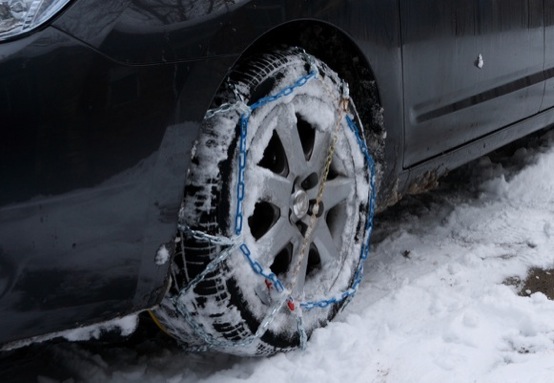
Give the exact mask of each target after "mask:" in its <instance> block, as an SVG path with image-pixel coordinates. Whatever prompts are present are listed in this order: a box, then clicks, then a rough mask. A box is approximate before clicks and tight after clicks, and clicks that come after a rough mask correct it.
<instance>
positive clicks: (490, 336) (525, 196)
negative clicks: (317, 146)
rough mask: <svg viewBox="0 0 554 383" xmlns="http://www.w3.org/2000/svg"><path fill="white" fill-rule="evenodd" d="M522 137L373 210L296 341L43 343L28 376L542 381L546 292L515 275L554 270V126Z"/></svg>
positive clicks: (547, 346)
mask: <svg viewBox="0 0 554 383" xmlns="http://www.w3.org/2000/svg"><path fill="white" fill-rule="evenodd" d="M521 145H523V147H521V148H519V149H517V150H515V151H503V152H497V153H495V154H494V155H492V156H489V157H484V158H481V159H479V160H478V161H475V162H473V163H472V164H470V165H469V166H466V167H464V168H462V169H460V170H457V171H455V172H453V173H452V174H451V175H449V176H448V177H446V178H445V179H444V180H443V181H442V182H441V186H440V187H439V189H438V190H435V191H433V192H430V193H426V194H423V195H419V196H413V197H408V198H406V199H404V200H403V201H402V202H400V204H398V205H397V206H395V207H393V208H392V209H389V210H388V211H386V212H385V213H384V214H383V215H382V216H380V217H379V219H378V220H377V221H376V227H377V229H376V230H377V231H376V232H375V233H374V234H375V235H374V238H373V242H374V245H373V248H372V254H371V256H370V259H369V260H368V262H367V264H366V278H365V280H364V282H363V283H362V285H361V288H360V291H359V292H358V294H357V296H356V298H355V299H354V300H353V301H352V303H351V304H350V305H349V306H348V307H347V308H346V309H345V310H344V311H343V312H342V313H341V314H339V315H338V317H337V319H336V320H335V321H334V322H332V323H330V324H329V325H328V326H327V327H326V328H323V329H319V330H316V331H315V332H314V334H313V336H312V337H311V339H310V340H309V342H308V347H307V349H306V350H305V351H295V352H290V353H287V354H279V355H276V356H273V357H269V358H261V359H256V358H239V357H231V356H225V355H220V354H190V353H185V352H180V351H179V349H178V348H177V346H175V345H174V344H173V343H172V341H170V340H168V339H167V340H164V341H160V338H157V337H156V338H148V337H145V338H144V339H141V340H140V341H139V342H138V343H137V342H136V341H134V342H132V343H130V342H127V343H125V342H124V343H117V344H111V345H101V346H98V345H94V346H91V345H90V344H87V343H65V342H62V343H53V344H43V345H38V346H36V347H40V349H39V350H40V351H38V353H40V354H41V358H42V360H44V358H46V359H47V360H50V361H52V362H51V363H49V364H48V365H47V366H43V365H41V364H38V366H39V367H37V368H36V370H35V371H33V374H34V375H33V376H34V377H35V378H36V379H35V380H34V381H38V382H49V383H50V382H65V383H70V382H156V383H157V382H167V383H185V382H211V383H218V382H225V383H230V382H264V383H270V382H303V383H304V382H318V383H319V382H338V381H342V382H364V383H365V382H388V383H400V382H406V383H413V382H425V383H432V382H437V383H444V382H463V383H473V382H478V383H479V382H493V383H494V382H499V383H500V382H502V383H507V382H518V383H521V382H537V383H539V382H552V381H553V380H554V301H551V300H549V299H548V298H547V296H546V295H545V294H544V293H542V292H534V291H532V290H530V289H526V290H530V291H524V292H523V293H522V294H519V290H520V289H521V288H522V287H521V283H519V282H518V281H522V280H524V279H525V278H526V276H527V273H528V271H529V270H530V269H531V268H534V267H537V268H541V269H546V270H548V269H550V268H553V267H554V240H553V239H554V177H553V176H552V171H554V134H553V132H552V131H551V132H549V133H545V134H543V135H542V136H541V137H540V138H538V139H534V140H530V141H529V140H528V141H526V142H524V143H522V144H521ZM545 275H548V274H545ZM541 277H543V278H544V276H538V275H537V276H536V277H535V278H541ZM138 331H140V326H139V330H138ZM164 339H165V338H164ZM35 352H37V351H35ZM20 353H24V351H20ZM10 360H11V362H12V363H19V362H17V361H16V362H13V358H12V359H10ZM0 362H1V360H0ZM53 365H55V366H56V369H55V370H53V367H52V366H53ZM4 366H5V362H4V365H2V364H0V367H1V368H0V371H1V370H2V369H3V368H4ZM60 369H63V371H64V372H63V373H60V372H59V370H60ZM0 376H1V373H0ZM0 380H1V379H0Z"/></svg>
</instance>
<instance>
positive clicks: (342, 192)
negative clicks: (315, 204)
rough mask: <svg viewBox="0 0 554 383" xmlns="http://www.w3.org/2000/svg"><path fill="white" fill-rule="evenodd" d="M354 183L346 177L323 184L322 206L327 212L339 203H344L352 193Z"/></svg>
mask: <svg viewBox="0 0 554 383" xmlns="http://www.w3.org/2000/svg"><path fill="white" fill-rule="evenodd" d="M353 184H354V181H353V180H352V179H350V178H346V177H338V178H335V179H332V180H329V181H327V182H326V183H325V192H324V193H323V206H325V210H326V211H329V210H330V209H332V208H333V207H335V206H336V205H338V204H339V203H341V202H343V201H346V200H347V199H348V197H349V195H350V193H351V192H352V188H353V186H354V185H353Z"/></svg>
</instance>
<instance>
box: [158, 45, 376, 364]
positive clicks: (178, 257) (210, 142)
mask: <svg viewBox="0 0 554 383" xmlns="http://www.w3.org/2000/svg"><path fill="white" fill-rule="evenodd" d="M314 68H317V72H318V74H317V76H315V77H314V78H312V79H310V80H308V81H307V82H306V83H305V84H303V85H302V86H299V87H295V89H294V90H293V92H292V93H290V94H288V95H286V96H283V97H280V98H279V99H277V100H274V101H271V102H268V103H267V104H264V105H263V106H260V107H259V108H256V109H255V110H254V111H253V112H252V114H251V116H250V118H249V120H248V134H247V136H246V141H245V143H246V148H247V151H246V152H245V154H246V167H245V170H244V184H245V188H244V200H243V201H240V200H241V198H239V196H238V195H237V193H241V192H240V191H239V188H237V182H238V179H239V177H240V171H239V158H240V153H239V152H240V146H241V144H240V132H241V125H240V117H241V115H242V114H243V113H244V110H242V108H226V107H221V108H220V109H219V113H216V114H210V115H207V117H206V118H205V119H204V122H203V126H202V129H201V133H200V136H199V137H198V139H197V142H196V144H195V150H194V152H193V158H192V164H191V167H190V170H189V174H188V177H187V184H186V187H185V197H184V201H183V205H182V209H181V212H180V222H181V224H182V225H184V226H186V227H189V228H190V229H192V230H196V231H198V232H201V233H205V234H208V235H211V236H216V237H218V238H229V239H231V240H233V241H235V242H236V243H239V244H243V245H245V246H246V247H243V249H244V248H247V249H248V250H249V251H250V253H251V260H250V261H252V262H255V263H258V264H260V265H261V266H262V268H263V269H264V270H266V271H267V273H274V274H275V275H276V276H277V277H278V279H279V281H281V282H282V283H283V285H284V286H285V287H286V289H287V291H288V292H289V293H291V294H292V296H293V297H294V299H295V300H296V301H318V300H322V299H326V298H327V297H331V296H336V295H338V294H340V293H342V292H344V291H345V290H347V289H348V288H349V287H350V285H351V284H352V281H353V279H354V274H355V272H356V270H357V267H358V264H359V262H360V251H361V246H362V244H363V241H364V239H365V238H366V233H365V231H366V229H365V228H366V220H367V219H368V214H367V210H368V195H369V188H370V186H369V175H368V171H367V166H366V164H365V163H364V156H363V154H362V151H361V150H360V147H359V144H358V142H357V137H356V135H355V134H354V133H353V132H352V131H351V130H350V129H349V127H348V125H347V123H346V120H345V118H341V117H343V116H341V113H339V111H340V107H341V106H340V101H341V97H342V96H343V82H342V81H341V80H340V79H339V77H338V76H337V74H336V73H334V72H333V71H332V70H331V69H329V67H328V66H327V65H325V64H324V63H323V62H321V61H319V60H317V59H315V58H313V57H311V56H308V55H307V54H305V53H304V52H303V50H301V49H299V48H289V49H287V50H283V51H277V52H273V53H270V54H266V55H262V56H258V57H256V58H252V59H250V60H248V61H247V62H246V63H245V64H242V65H239V66H238V67H237V68H236V69H235V70H234V71H233V72H232V73H231V74H230V75H229V77H228V79H227V81H226V82H225V83H224V85H222V88H221V89H220V91H219V93H218V95H217V96H216V98H215V100H214V108H218V107H220V106H221V105H227V104H232V103H234V102H236V101H239V100H242V101H244V103H246V104H247V105H252V104H254V103H256V102H257V101H259V100H261V99H262V98H264V97H267V96H272V95H275V94H278V93H279V92H280V91H282V90H283V89H285V88H287V87H290V86H291V85H293V84H295V82H297V81H298V80H299V79H301V78H303V77H305V76H307V75H308V74H309V73H310V71H311V70H313V69H314ZM346 113H347V114H348V115H349V116H350V117H351V118H352V119H353V120H354V121H356V122H357V123H358V125H359V124H360V121H359V118H358V116H357V114H356V111H355V108H354V106H353V104H352V101H351V100H350V107H349V109H348V111H347V112H346ZM339 124H340V126H339ZM337 127H338V128H337ZM334 135H337V143H336V150H335V151H334V154H333V156H332V161H331V164H330V170H329V173H328V177H327V180H326V182H325V192H324V194H323V198H322V203H321V204H319V205H318V206H319V208H316V206H315V205H316V203H315V201H316V199H317V194H318V189H319V185H320V183H321V180H322V174H323V171H322V169H323V167H324V164H325V162H326V157H327V156H328V149H329V146H330V145H331V140H332V139H333V136H334ZM239 203H242V206H241V208H239V209H238V210H237V204H239ZM316 210H318V211H317V212H316ZM237 212H239V214H242V217H243V219H242V223H243V224H242V230H241V231H240V233H239V234H238V235H237V227H236V223H237V222H236V221H237V218H236V215H237ZM315 213H317V216H318V219H317V221H316V224H315V225H314V226H313V229H314V230H313V236H312V238H311V241H309V243H308V242H306V243H305V242H304V235H305V233H306V231H307V229H308V227H309V225H310V217H311V215H312V214H315ZM303 245H304V246H305V247H306V250H305V251H304V253H305V256H304V257H301V256H300V254H301V248H302V246H303ZM225 249H226V246H225V244H222V243H217V241H216V242H208V241H206V239H205V238H198V236H193V235H190V233H187V232H184V233H181V234H180V235H179V236H178V237H177V238H176V247H175V255H174V260H173V264H172V270H171V274H172V285H171V287H170V289H169V291H168V294H167V297H166V298H165V299H164V301H163V302H162V303H161V305H160V307H159V308H158V309H157V310H156V311H155V314H156V316H157V318H158V319H159V321H160V322H161V324H162V325H163V327H164V328H165V330H166V331H167V332H168V333H169V334H171V335H172V336H174V337H175V338H177V339H178V340H180V341H181V342H183V343H184V344H185V345H186V346H188V347H190V348H192V349H196V348H197V349H203V348H206V349H215V350H217V351H223V352H228V353H229V352H230V353H235V354H241V355H268V354H273V353H275V352H278V351H286V350H291V349H294V348H297V347H298V346H299V345H300V344H301V336H300V333H299V331H298V320H297V316H296V315H294V313H291V310H290V308H289V307H287V305H286V304H285V305H283V306H282V307H279V309H278V310H276V311H275V312H274V314H273V315H270V317H269V320H268V314H269V313H270V311H271V310H272V309H274V308H275V307H276V302H279V301H280V299H281V297H282V295H283V294H280V293H279V292H277V291H276V288H275V286H273V285H272V284H271V283H268V281H267V279H265V278H264V277H262V276H261V275H259V274H258V273H256V272H255V271H254V270H253V268H252V267H251V263H250V262H249V260H248V259H247V258H246V256H245V254H244V252H243V251H241V250H240V249H239V248H238V247H234V248H233V249H232V251H231V252H230V253H229V255H228V256H227V257H226V258H225V259H223V260H222V261H221V262H219V263H217V266H216V267H215V268H214V269H213V270H208V272H207V273H206V270H205V269H206V267H207V266H208V265H210V264H211V265H212V266H213V265H214V263H212V261H214V259H221V258H222V257H221V254H222V252H223V251H225ZM218 257H220V258H218ZM297 265H298V267H297ZM203 272H204V274H205V275H203V277H202V279H201V280H200V281H196V282H197V283H195V285H194V286H192V287H191V288H188V289H187V286H188V284H189V283H190V282H191V281H193V280H194V278H195V277H197V276H198V275H199V274H201V273H203ZM343 305H344V301H340V302H334V303H333V304H330V305H328V306H327V307H323V308H320V307H316V308H313V309H311V310H304V311H303V313H302V318H303V328H304V329H305V332H306V334H307V335H308V336H309V335H310V334H311V333H312V332H313V331H314V330H315V329H316V328H318V327H321V326H324V325H325V324H326V323H327V322H328V321H329V320H331V319H332V318H333V317H334V316H335V315H336V314H337V312H338V310H339V309H340V308H341V306H343ZM262 323H263V324H264V325H267V327H266V328H264V329H263V331H258V330H259V328H260V326H261V324H262ZM257 332H258V335H260V336H259V337H255V334H256V333H257Z"/></svg>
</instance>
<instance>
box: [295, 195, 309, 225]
mask: <svg viewBox="0 0 554 383" xmlns="http://www.w3.org/2000/svg"><path fill="white" fill-rule="evenodd" d="M309 208H310V200H309V198H308V194H307V193H306V192H305V191H304V190H297V191H296V192H295V193H294V194H293V195H292V213H293V214H294V216H295V217H296V219H302V218H304V216H305V215H306V214H307V213H308V209H309Z"/></svg>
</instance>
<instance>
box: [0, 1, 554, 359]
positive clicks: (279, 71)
mask: <svg viewBox="0 0 554 383" xmlns="http://www.w3.org/2000/svg"><path fill="white" fill-rule="evenodd" d="M553 16H554V7H550V6H549V5H548V4H547V3H545V2H542V1H521V0H504V1H493V0H484V1H479V2H468V1H466V0H449V1H444V0H429V1H413V0H412V1H411V0H399V1H387V0H363V1H362V0H310V1H308V0H295V1H289V0H189V1H180V0H114V1H110V2H106V1H103V0H47V1H35V0H2V1H0V113H1V114H0V115H1V126H0V180H1V181H2V187H1V188H0V313H1V315H0V344H4V345H13V344H16V343H17V342H18V341H21V340H22V339H30V338H33V337H37V336H40V335H44V334H52V333H56V332H59V331H62V330H66V329H71V328H78V327H81V326H86V325H91V324H95V323H99V322H103V321H107V320H110V319H113V318H118V317H122V316H125V315H129V314H133V313H138V312H143V311H145V310H150V312H151V313H152V316H153V318H154V320H155V321H156V322H157V323H158V325H159V326H160V327H161V328H162V330H163V331H165V332H167V333H168V334H170V335H172V336H173V337H175V338H176V339H177V340H178V341H179V342H181V343H182V344H183V345H184V346H185V347H187V348H188V349H191V350H208V349H209V350H215V351H221V352H230V353H235V354H242V355H270V354H273V353H276V352H279V351H287V350H292V349H296V348H299V347H305V345H306V341H307V339H308V338H309V336H310V335H311V334H312V333H313V331H314V330H315V329H317V328H319V327H321V326H324V325H325V324H326V323H328V322H329V321H330V320H331V319H333V317H334V316H335V315H336V314H337V313H338V312H339V311H340V310H341V309H342V308H343V307H344V306H345V304H346V303H348V301H350V300H351V299H352V297H353V296H354V294H355V292H356V289H357V287H358V285H359V284H360V282H361V278H362V275H363V267H364V263H370V262H371V260H370V259H371V255H370V254H371V251H370V235H371V231H372V227H373V217H374V214H375V213H377V212H380V211H382V210H384V209H385V208H386V207H388V206H391V205H393V204H394V203H395V202H397V201H398V200H399V199H400V198H401V197H402V196H403V195H406V194H411V193H418V192H422V191H425V190H428V189H430V188H432V187H434V186H435V185H436V184H437V180H438V179H439V177H441V176H442V175H444V174H446V173H447V172H448V171H450V170H452V169H454V168H456V167H458V166H460V165H462V164H464V163H467V162H469V161H471V160H473V159H475V158H477V157H479V156H481V155H483V154H486V153H488V152H490V151H492V150H494V149H496V148H499V147H501V146H503V145H505V144H507V143H510V142H512V141H514V140H516V139H518V138H521V137H523V136H525V135H528V134H530V133H532V132H534V131H537V130H539V129H542V128H545V127H548V126H549V125H551V124H552V123H553V121H554V112H553V108H552V107H553V106H554V92H552V87H553V86H554V79H553V74H552V73H554V72H553V69H552V68H554V44H552V42H553V39H554V28H553V27H552V20H554V17H553ZM367 258H369V260H367V261H366V259H367ZM14 342H15V343H14Z"/></svg>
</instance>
